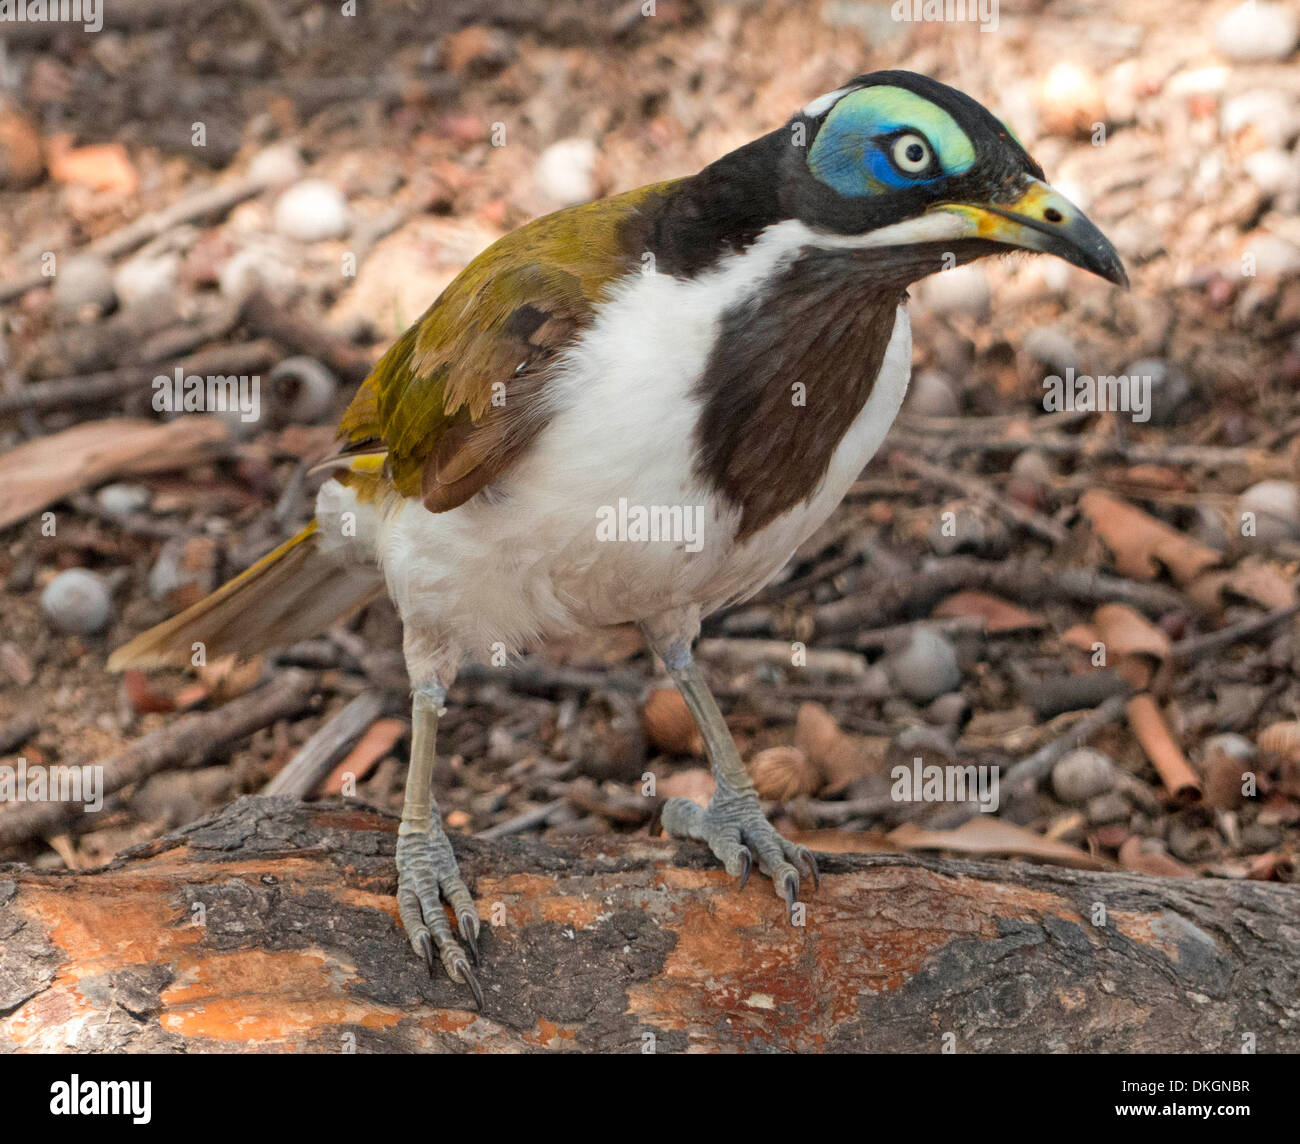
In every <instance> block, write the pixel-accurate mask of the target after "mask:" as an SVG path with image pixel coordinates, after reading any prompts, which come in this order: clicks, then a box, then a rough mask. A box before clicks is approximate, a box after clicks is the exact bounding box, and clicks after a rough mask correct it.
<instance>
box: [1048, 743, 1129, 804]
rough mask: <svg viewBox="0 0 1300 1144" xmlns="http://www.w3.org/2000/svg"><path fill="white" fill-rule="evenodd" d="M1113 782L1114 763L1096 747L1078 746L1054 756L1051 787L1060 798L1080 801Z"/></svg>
mask: <svg viewBox="0 0 1300 1144" xmlns="http://www.w3.org/2000/svg"><path fill="white" fill-rule="evenodd" d="M1114 785H1115V764H1114V763H1112V762H1111V761H1110V759H1109V758H1108V757H1107V756H1106V755H1103V754H1102V753H1101V752H1100V751H1094V750H1093V749H1092V748H1091V747H1079V748H1078V749H1077V750H1074V751H1070V752H1068V753H1067V754H1065V755H1063V756H1062V757H1061V758H1060V759H1059V760H1057V763H1056V766H1054V767H1053V768H1052V790H1053V791H1054V792H1055V793H1056V797H1057V798H1059V799H1060V800H1061V801H1062V802H1065V803H1070V804H1072V805H1076V806H1077V805H1080V804H1082V803H1085V802H1087V801H1088V800H1089V799H1092V798H1096V797H1097V796H1098V795H1099V794H1105V793H1106V792H1107V791H1108V790H1110V789H1111V788H1112V787H1113V786H1114Z"/></svg>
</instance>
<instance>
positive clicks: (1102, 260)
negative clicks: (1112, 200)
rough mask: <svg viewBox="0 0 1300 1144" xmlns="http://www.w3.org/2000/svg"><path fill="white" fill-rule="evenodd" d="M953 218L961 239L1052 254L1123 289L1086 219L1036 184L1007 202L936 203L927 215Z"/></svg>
mask: <svg viewBox="0 0 1300 1144" xmlns="http://www.w3.org/2000/svg"><path fill="white" fill-rule="evenodd" d="M931 212H933V213H941V214H948V215H956V216H957V217H958V218H959V219H961V220H962V221H963V223H964V225H963V227H962V237H963V238H983V239H986V240H988V241H990V242H997V243H1001V244H1002V245H1003V246H1014V247H1019V248H1020V249H1022V250H1035V251H1039V252H1041V253H1043V254H1054V255H1056V257H1057V258H1063V259H1065V261H1066V262H1069V263H1072V264H1073V265H1075V266H1079V267H1081V268H1082V269H1084V270H1087V271H1089V272H1091V273H1093V274H1096V275H1098V276H1099V277H1101V278H1104V279H1106V281H1107V282H1113V283H1115V285H1116V286H1122V287H1124V288H1125V289H1128V275H1127V274H1126V273H1125V271H1124V264H1123V263H1122V262H1121V261H1120V257H1119V255H1118V254H1117V253H1116V251H1115V248H1114V247H1113V246H1112V245H1111V244H1110V241H1109V240H1108V239H1107V238H1106V236H1105V235H1104V234H1102V233H1101V231H1100V230H1098V229H1097V227H1096V226H1094V225H1093V223H1092V222H1091V221H1090V220H1089V219H1088V217H1087V216H1086V215H1085V214H1084V213H1083V211H1081V210H1080V209H1079V208H1078V207H1076V206H1075V205H1074V204H1073V203H1072V202H1070V200H1069V199H1067V198H1066V197H1065V196H1064V195H1063V194H1061V193H1060V191H1057V190H1054V189H1053V188H1051V187H1049V186H1048V185H1047V184H1046V183H1044V182H1042V181H1041V180H1039V179H1033V178H1027V179H1026V180H1025V182H1024V188H1023V190H1022V191H1021V193H1020V194H1019V195H1018V196H1015V197H1013V198H1010V199H1009V200H1008V201H1006V202H998V203H993V202H987V203H937V204H936V205H935V206H933V207H931V208H930V212H927V213H931Z"/></svg>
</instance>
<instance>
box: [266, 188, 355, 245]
mask: <svg viewBox="0 0 1300 1144" xmlns="http://www.w3.org/2000/svg"><path fill="white" fill-rule="evenodd" d="M348 225H349V216H348V200H347V199H346V198H344V197H343V192H342V191H340V190H339V189H338V188H337V187H336V186H334V185H333V184H332V183H327V182H325V180H324V179H303V180H302V181H301V182H298V183H295V184H294V185H293V186H292V187H290V188H289V189H288V190H287V191H285V192H284V194H282V195H281V196H280V200H279V202H277V203H276V204H275V229H276V230H277V231H279V233H280V234H282V235H284V236H285V237H286V238H292V239H294V240H295V241H297V242H323V241H325V240H326V239H330V238H342V237H343V236H344V235H345V234H347V232H348Z"/></svg>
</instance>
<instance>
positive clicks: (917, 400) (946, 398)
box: [905, 369, 961, 417]
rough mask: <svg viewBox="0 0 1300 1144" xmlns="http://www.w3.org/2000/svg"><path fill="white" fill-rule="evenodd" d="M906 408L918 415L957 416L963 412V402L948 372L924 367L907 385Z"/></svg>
mask: <svg viewBox="0 0 1300 1144" xmlns="http://www.w3.org/2000/svg"><path fill="white" fill-rule="evenodd" d="M905 409H906V411H907V412H908V413H912V414H915V415H916V416H917V417H956V416H957V415H958V414H959V413H961V404H960V403H959V402H958V400H957V395H956V393H954V392H953V387H952V382H951V381H949V380H948V377H947V375H946V374H943V373H940V372H939V371H938V370H937V369H923V370H921V372H920V373H918V374H917V375H916V376H915V377H914V378H912V383H911V385H909V386H908V387H907V405H906V406H905Z"/></svg>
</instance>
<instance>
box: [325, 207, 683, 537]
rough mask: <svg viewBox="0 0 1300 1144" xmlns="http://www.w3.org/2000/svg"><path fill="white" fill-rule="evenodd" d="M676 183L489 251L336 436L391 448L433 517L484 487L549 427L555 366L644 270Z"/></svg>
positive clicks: (410, 333)
mask: <svg viewBox="0 0 1300 1144" xmlns="http://www.w3.org/2000/svg"><path fill="white" fill-rule="evenodd" d="M671 186H672V184H671V183H656V184H653V185H652V186H648V187H642V188H640V189H639V190H635V191H628V192H626V193H624V194H621V195H615V196H613V197H611V198H608V199H601V200H600V201H598V202H594V203H584V204H582V205H581V206H576V207H569V208H567V209H566V210H562V211H557V212H556V213H555V214H551V215H547V216H546V217H544V218H540V219H537V220H535V221H534V222H531V223H529V224H527V225H526V226H523V227H520V228H519V229H518V230H515V231H512V232H511V233H510V234H508V235H506V236H505V237H504V238H502V239H501V240H500V241H498V242H496V243H494V244H493V245H492V246H490V247H489V248H488V249H487V250H485V251H484V252H483V253H482V254H480V255H479V256H478V257H477V258H476V259H475V260H474V261H473V262H471V263H470V264H469V265H468V266H467V267H466V268H465V269H464V270H463V271H462V272H461V274H460V275H459V277H457V278H456V280H455V281H454V282H453V283H452V284H451V285H450V286H448V287H447V289H446V290H444V291H443V293H442V294H441V295H440V296H439V298H438V300H437V301H436V302H434V304H433V305H432V306H430V307H429V309H428V310H427V311H426V312H425V314H424V315H423V316H422V317H421V318H420V320H419V321H418V322H416V323H415V325H414V326H412V327H411V328H410V329H409V330H407V331H406V332H405V333H404V334H403V335H402V336H401V337H400V338H399V339H398V340H397V341H396V342H395V343H394V344H393V346H392V348H391V349H390V350H389V351H388V353H386V354H385V355H384V357H383V358H382V360H381V361H380V362H379V364H378V365H377V366H376V367H375V369H374V372H373V373H371V375H370V376H369V377H368V378H367V379H366V380H365V382H363V383H362V385H361V388H360V390H359V391H358V392H357V395H356V397H355V398H354V399H353V401H352V404H351V405H350V406H349V407H348V410H347V412H346V413H345V414H344V416H343V422H342V425H341V426H340V432H341V433H342V435H343V436H344V438H345V439H346V440H347V442H348V443H349V448H350V449H353V450H355V449H356V448H357V446H358V445H360V444H362V443H364V442H366V441H370V440H373V441H375V443H376V448H379V447H382V448H384V449H386V450H387V462H386V466H385V471H386V473H387V477H388V480H389V481H390V483H391V484H392V485H393V487H395V488H396V489H397V490H398V491H399V492H400V493H402V494H404V495H406V496H416V495H419V496H421V497H422V498H423V500H424V503H425V505H426V506H427V507H428V508H430V509H431V510H432V511H434V512H442V511H445V510H447V509H449V508H454V507H455V506H456V505H458V504H462V503H464V502H465V501H466V500H468V499H469V498H470V497H471V496H473V495H474V493H476V492H478V491H479V489H481V488H483V487H484V486H485V485H486V484H488V483H489V482H490V481H491V480H492V479H493V478H494V477H496V476H497V474H499V473H500V472H502V471H503V470H504V469H505V468H506V467H507V466H508V465H509V463H510V461H511V460H512V459H513V458H514V457H515V456H517V455H518V454H519V452H520V451H521V450H522V449H523V448H524V447H525V446H526V445H527V444H528V442H529V441H531V440H532V438H533V436H535V434H536V433H537V432H538V430H539V429H540V428H541V427H542V425H544V424H545V420H546V418H545V415H544V399H543V393H544V390H545V383H546V378H547V366H548V365H549V364H550V363H551V362H553V361H554V359H555V358H556V356H557V355H558V354H560V353H561V352H562V351H563V350H564V349H565V348H566V347H567V346H569V345H570V344H572V342H573V340H574V339H575V338H576V337H577V335H578V334H579V333H580V332H581V331H582V330H583V329H584V328H585V327H586V326H587V325H588V324H589V323H590V321H591V320H592V317H593V315H594V312H595V308H596V305H597V304H598V303H599V301H600V300H601V298H602V296H603V295H604V292H605V291H606V289H607V288H608V286H609V285H610V283H612V282H614V281H615V280H617V279H618V278H620V277H622V276H623V275H625V274H627V273H629V272H631V271H633V270H635V269H639V268H640V266H641V261H642V253H643V251H644V249H645V244H644V241H643V237H642V236H643V235H644V231H645V224H646V221H647V218H648V212H649V210H650V209H652V207H653V206H654V205H655V204H657V203H658V202H660V201H661V200H662V197H663V195H664V193H665V192H666V191H667V190H668V189H669V188H670V187H671ZM346 451H347V449H345V452H346Z"/></svg>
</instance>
